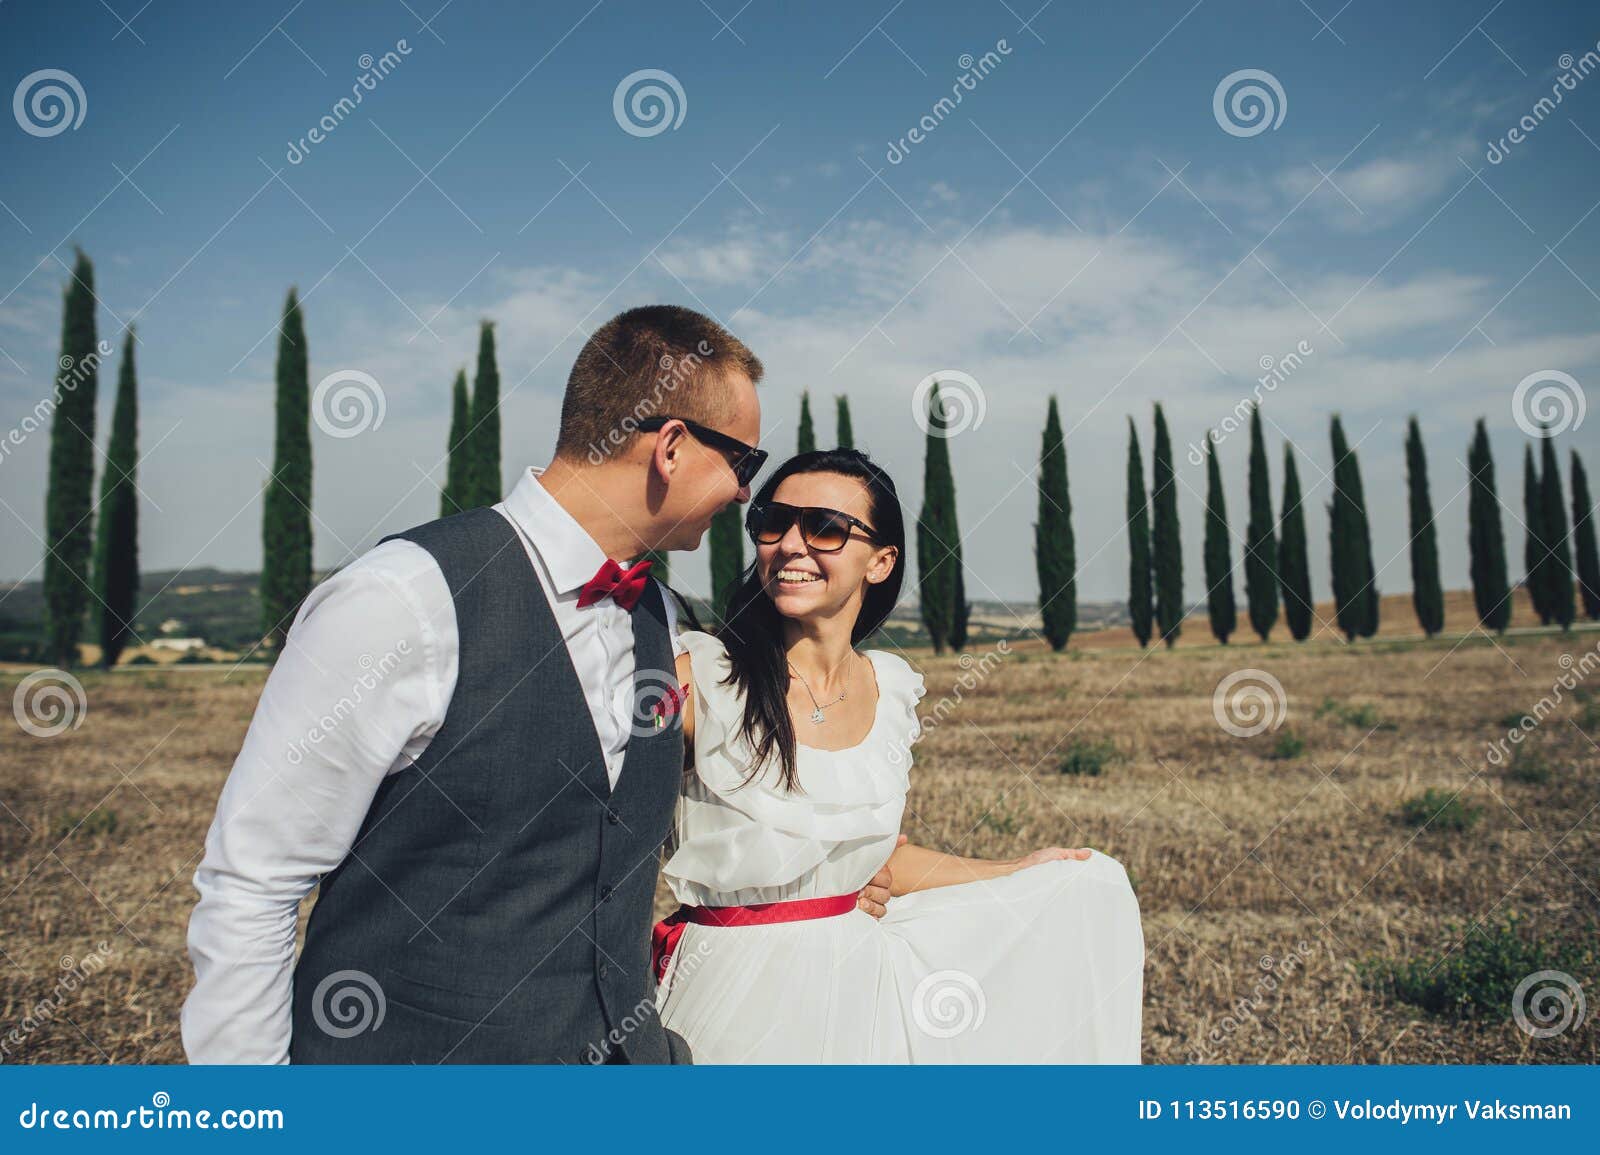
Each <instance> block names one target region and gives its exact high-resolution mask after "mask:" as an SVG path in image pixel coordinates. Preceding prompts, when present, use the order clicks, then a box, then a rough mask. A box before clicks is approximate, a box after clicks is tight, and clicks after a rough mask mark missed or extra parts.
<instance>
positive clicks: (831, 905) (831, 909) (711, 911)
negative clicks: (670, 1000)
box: [650, 890, 861, 983]
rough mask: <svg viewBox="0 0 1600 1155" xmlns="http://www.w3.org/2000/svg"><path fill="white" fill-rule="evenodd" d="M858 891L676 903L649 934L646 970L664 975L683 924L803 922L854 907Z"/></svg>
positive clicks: (859, 894) (676, 946)
mask: <svg viewBox="0 0 1600 1155" xmlns="http://www.w3.org/2000/svg"><path fill="white" fill-rule="evenodd" d="M860 896H861V892H860V891H859V890H858V891H855V892H853V893H851V894H836V895H832V896H830V897H828V898H799V899H795V900H794V901H792V902H759V903H756V904H755V905H754V906H680V907H679V908H678V909H677V910H675V911H674V912H673V913H671V914H669V915H668V916H667V917H666V918H664V919H662V920H661V921H660V922H658V923H656V925H655V929H654V930H653V931H652V932H651V934H650V969H651V970H652V971H654V972H655V976H656V982H658V983H659V982H660V981H661V980H662V979H663V978H665V977H666V973H667V967H668V965H669V964H670V963H671V962H672V952H673V951H675V950H677V949H678V940H679V939H680V938H682V937H683V928H684V925H685V924H686V923H691V922H692V923H697V924H698V925H700V926H765V925H767V924H769V923H775V922H805V921H807V920H808V919H813V918H832V917H834V916H835V915H840V914H849V913H850V912H851V911H852V910H854V909H855V908H856V899H857V898H859V897H860Z"/></svg>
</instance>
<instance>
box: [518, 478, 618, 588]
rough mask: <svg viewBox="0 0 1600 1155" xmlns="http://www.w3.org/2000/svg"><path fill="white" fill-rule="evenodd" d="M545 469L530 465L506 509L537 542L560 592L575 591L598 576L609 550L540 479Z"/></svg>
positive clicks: (542, 558) (548, 571) (552, 579)
mask: <svg viewBox="0 0 1600 1155" xmlns="http://www.w3.org/2000/svg"><path fill="white" fill-rule="evenodd" d="M543 472H544V470H543V469H542V468H537V467H533V468H529V469H528V470H527V471H526V472H524V473H523V475H522V477H521V478H520V479H519V480H518V482H517V484H516V485H515V486H514V487H513V488H512V490H511V492H510V493H508V494H507V495H506V499H505V503H504V504H505V509H506V512H507V513H508V514H510V515H511V519H512V520H513V521H514V522H516V523H517V527H518V528H519V529H521V530H522V532H523V533H525V534H526V535H527V536H528V540H529V541H531V542H533V548H534V549H535V550H536V551H537V552H538V554H539V559H540V560H541V561H542V562H544V567H545V572H546V573H548V574H549V575H550V585H551V588H552V589H554V591H555V592H556V594H557V595H560V594H565V593H571V592H572V591H573V590H576V589H579V588H581V587H582V586H583V585H584V583H585V582H587V581H588V580H589V579H590V578H592V577H594V575H595V573H596V571H598V570H599V569H600V567H601V566H602V565H604V564H605V562H606V555H605V551H604V550H602V549H601V548H600V545H599V543H598V542H596V541H595V540H594V538H592V537H590V536H589V534H588V531H587V530H585V529H584V528H583V526H581V525H579V524H578V522H577V521H576V520H575V519H574V518H573V516H572V515H571V514H570V513H568V512H567V511H566V510H565V509H563V508H562V507H561V503H560V502H558V501H557V500H556V499H555V498H554V497H552V496H550V491H549V490H547V489H546V488H545V487H544V486H543V485H542V484H541V483H540V482H539V480H538V477H539V475H540V474H541V473H543Z"/></svg>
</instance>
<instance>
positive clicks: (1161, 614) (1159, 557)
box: [1150, 403, 1183, 649]
mask: <svg viewBox="0 0 1600 1155" xmlns="http://www.w3.org/2000/svg"><path fill="white" fill-rule="evenodd" d="M1150 480H1151V483H1152V485H1153V486H1154V489H1153V491H1152V493H1151V498H1150V500H1151V504H1152V505H1154V506H1155V529H1154V531H1153V533H1152V542H1153V546H1154V548H1153V553H1154V560H1155V573H1156V624H1157V625H1158V626H1159V627H1160V628H1161V638H1162V640H1163V641H1165V642H1166V643H1167V646H1168V648H1169V649H1170V648H1171V646H1172V643H1174V642H1175V641H1177V640H1178V635H1179V634H1181V633H1182V632H1183V542H1182V540H1181V539H1180V538H1179V536H1178V479H1177V475H1176V474H1174V473H1173V472H1172V437H1171V436H1170V435H1169V434H1168V433H1167V419H1166V416H1165V415H1164V414H1163V413H1162V412H1161V405H1160V404H1159V403H1157V405H1156V446H1155V456H1154V458H1153V460H1152V464H1151V469H1150Z"/></svg>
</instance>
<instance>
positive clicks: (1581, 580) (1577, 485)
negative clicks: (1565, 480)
mask: <svg viewBox="0 0 1600 1155" xmlns="http://www.w3.org/2000/svg"><path fill="white" fill-rule="evenodd" d="M1572 527H1573V528H1572V541H1573V552H1574V554H1576V555H1577V556H1576V561H1577V569H1578V592H1579V594H1581V595H1582V598H1583V612H1584V615H1585V616H1586V617H1587V618H1588V619H1589V620H1590V621H1594V620H1595V619H1597V618H1600V550H1597V549H1596V547H1595V532H1594V505H1593V503H1592V502H1591V501H1590V500H1589V475H1588V474H1587V473H1585V472H1584V469H1583V462H1582V460H1580V459H1579V457H1578V451H1577V450H1576V449H1574V450H1573V451H1572Z"/></svg>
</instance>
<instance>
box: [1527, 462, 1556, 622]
mask: <svg viewBox="0 0 1600 1155" xmlns="http://www.w3.org/2000/svg"><path fill="white" fill-rule="evenodd" d="M1522 516H1523V519H1524V522H1525V529H1526V531H1527V532H1526V533H1525V535H1524V536H1523V539H1522V568H1523V572H1524V575H1525V576H1524V577H1523V579H1522V584H1523V585H1524V586H1525V587H1526V588H1527V591H1528V600H1529V601H1531V602H1532V603H1533V612H1534V613H1536V614H1538V615H1539V624H1540V625H1543V626H1548V625H1549V624H1550V602H1549V599H1548V597H1547V596H1546V592H1547V588H1548V587H1547V586H1546V584H1545V581H1544V567H1543V562H1544V558H1545V556H1546V554H1547V553H1548V550H1547V549H1546V547H1545V544H1544V542H1545V535H1544V494H1543V491H1542V490H1541V488H1540V486H1539V470H1538V467H1537V466H1535V465H1534V463H1533V446H1531V445H1525V446H1523V448H1522Z"/></svg>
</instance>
